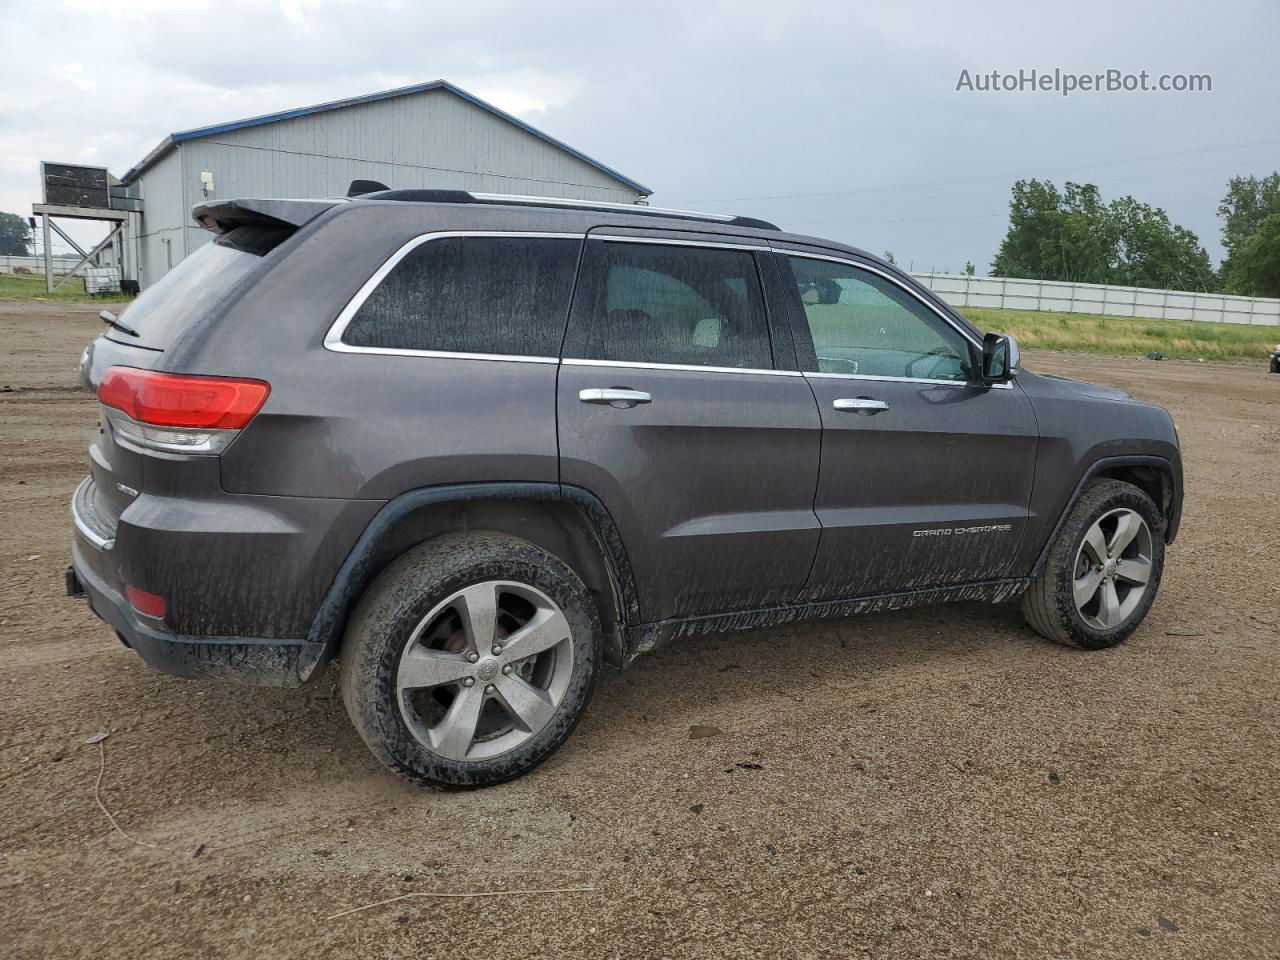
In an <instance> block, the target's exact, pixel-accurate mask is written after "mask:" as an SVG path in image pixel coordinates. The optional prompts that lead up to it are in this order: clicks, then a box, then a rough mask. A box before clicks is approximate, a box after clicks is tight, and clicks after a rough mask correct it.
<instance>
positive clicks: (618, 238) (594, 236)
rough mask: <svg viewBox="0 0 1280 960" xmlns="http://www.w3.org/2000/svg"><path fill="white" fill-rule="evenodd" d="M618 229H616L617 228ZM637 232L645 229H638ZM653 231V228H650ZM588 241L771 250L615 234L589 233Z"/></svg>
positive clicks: (708, 241) (735, 244)
mask: <svg viewBox="0 0 1280 960" xmlns="http://www.w3.org/2000/svg"><path fill="white" fill-rule="evenodd" d="M615 229H616V228H615ZM635 229H637V230H642V229H644V228H643V227H636V228H635ZM650 229H652V228H650ZM587 239H588V240H607V241H608V242H610V243H648V244H653V245H655V246H656V245H664V246H670V247H708V248H710V249H712V250H759V251H763V252H764V253H769V252H771V251H770V248H769V247H767V246H763V245H761V244H756V243H732V242H730V241H727V240H725V241H720V240H684V239H676V238H674V237H627V236H622V235H621V234H614V233H588V234H587Z"/></svg>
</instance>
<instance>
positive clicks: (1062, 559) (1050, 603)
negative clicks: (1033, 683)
mask: <svg viewBox="0 0 1280 960" xmlns="http://www.w3.org/2000/svg"><path fill="white" fill-rule="evenodd" d="M1163 570H1164V518H1163V517H1162V516H1161V515H1160V511H1159V509H1157V507H1156V505H1155V503H1153V502H1152V500H1151V498H1150V497H1149V496H1147V495H1146V493H1144V492H1143V491H1142V490H1140V489H1139V488H1137V487H1135V486H1133V485H1132V484H1129V483H1125V482H1123V481H1120V480H1098V481H1096V482H1095V483H1094V484H1093V485H1092V486H1090V487H1089V488H1088V489H1087V490H1086V491H1085V492H1084V494H1083V495H1082V496H1081V497H1080V499H1079V500H1078V501H1076V504H1075V506H1074V507H1073V508H1072V510H1071V513H1070V514H1069V516H1068V517H1067V521H1066V523H1065V524H1063V526H1062V529H1061V530H1060V531H1059V532H1058V536H1057V538H1056V539H1055V540H1054V542H1053V545H1052V546H1051V547H1050V548H1049V555H1048V557H1047V558H1046V560H1045V564H1044V567H1043V568H1042V569H1041V571H1040V573H1039V575H1038V576H1036V578H1035V579H1034V580H1032V582H1031V586H1030V587H1028V588H1027V591H1026V592H1025V593H1024V594H1023V595H1022V615H1023V617H1024V618H1025V619H1026V621H1027V623H1028V624H1029V625H1030V626H1031V629H1033V630H1035V631H1036V633H1038V634H1040V635H1041V636H1042V637H1045V638H1047V639H1049V640H1053V641H1056V642H1058V643H1064V644H1070V645H1072V646H1077V647H1083V648H1084V649H1086V650H1102V649H1105V648H1107V647H1114V646H1116V645H1117V644H1119V643H1122V642H1123V641H1124V640H1126V639H1127V638H1128V636H1129V635H1130V634H1131V633H1133V631H1134V630H1136V629H1137V628H1138V624H1140V623H1141V622H1142V620H1143V618H1144V617H1146V615H1147V611H1148V610H1150V609H1151V604H1152V603H1153V602H1154V601H1155V597H1156V592H1157V591H1158V590H1159V587H1160V576H1161V574H1162V572H1163Z"/></svg>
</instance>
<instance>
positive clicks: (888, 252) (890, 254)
mask: <svg viewBox="0 0 1280 960" xmlns="http://www.w3.org/2000/svg"><path fill="white" fill-rule="evenodd" d="M884 260H885V262H886V263H897V262H898V261H897V260H895V259H893V251H892V250H886V251H885V252H884Z"/></svg>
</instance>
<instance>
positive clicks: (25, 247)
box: [0, 213, 31, 257]
mask: <svg viewBox="0 0 1280 960" xmlns="http://www.w3.org/2000/svg"><path fill="white" fill-rule="evenodd" d="M30 252H31V228H30V227H29V226H27V221H26V220H24V219H23V218H22V217H20V216H18V215H17V214H16V213H0V256H6V257H25V256H26V255H27V254H28V253H30Z"/></svg>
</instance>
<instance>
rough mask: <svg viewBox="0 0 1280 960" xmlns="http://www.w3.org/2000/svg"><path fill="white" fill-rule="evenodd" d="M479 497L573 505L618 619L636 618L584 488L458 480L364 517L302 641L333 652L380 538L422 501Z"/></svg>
mask: <svg viewBox="0 0 1280 960" xmlns="http://www.w3.org/2000/svg"><path fill="white" fill-rule="evenodd" d="M479 500H539V501H543V502H556V503H567V504H570V505H572V506H574V507H576V508H577V509H578V510H579V511H580V512H581V513H582V515H583V518H584V519H585V521H586V523H587V526H588V528H589V530H590V531H591V533H592V535H593V536H594V538H595V540H596V542H597V545H598V547H599V548H600V553H601V556H602V558H603V560H604V562H605V566H606V570H607V573H608V576H609V580H610V583H611V585H612V587H613V590H614V602H615V604H616V605H617V610H618V618H619V621H620V625H623V626H625V625H630V624H634V623H638V622H639V620H640V598H639V595H638V593H637V591H636V583H635V576H634V574H633V572H632V569H631V561H630V559H629V557H628V555H627V550H626V545H625V544H624V543H623V541H622V536H621V534H619V532H618V528H617V525H616V524H615V523H614V522H613V517H612V515H610V513H609V511H608V509H607V508H606V507H605V505H604V504H603V503H602V502H601V501H600V499H599V498H598V497H596V496H595V495H594V494H593V493H591V492H590V491H589V490H585V489H583V488H581V487H575V486H571V485H568V484H559V483H545V482H543V483H539V482H513V483H460V484H446V485H441V486H433V487H420V488H418V489H416V490H409V491H406V492H405V493H402V494H400V495H399V496H397V497H395V498H393V499H391V500H388V501H387V502H386V503H385V504H384V505H383V507H382V509H380V510H379V511H378V512H377V513H376V514H375V515H374V517H373V519H372V520H370V521H369V524H368V525H367V526H366V527H365V529H364V531H363V532H362V533H361V534H360V537H359V538H358V539H357V540H356V542H355V545H354V546H353V547H352V548H351V550H350V552H349V553H348V554H347V558H346V559H345V560H344V561H343V562H342V566H340V567H339V568H338V572H337V573H336V574H335V575H334V578H333V581H332V583H331V584H330V585H329V589H328V590H327V591H326V592H325V596H324V599H323V600H322V601H321V602H320V607H319V609H318V610H317V611H316V615H315V617H314V618H313V619H312V621H311V629H310V630H309V631H308V632H307V640H308V642H310V643H316V644H321V645H322V646H323V649H324V656H323V657H322V658H321V661H320V662H321V663H324V662H327V661H328V660H329V659H331V658H332V657H333V655H334V654H335V653H336V652H337V650H338V646H339V644H341V642H342V633H343V630H344V628H345V626H346V622H347V617H348V616H349V615H350V613H351V610H352V608H354V607H355V605H356V601H358V600H359V598H360V596H361V594H363V593H364V590H365V588H366V587H367V586H368V585H369V583H370V582H371V581H372V580H373V578H374V576H375V575H376V574H377V571H376V570H374V569H373V568H372V562H373V558H374V556H375V554H376V552H377V548H378V545H379V543H380V542H381V541H382V539H383V538H384V537H386V536H387V535H388V534H389V533H390V532H391V531H392V530H393V529H394V528H395V526H396V525H397V524H398V523H399V522H400V521H401V520H403V519H404V518H405V517H407V516H408V515H409V514H411V513H413V512H414V511H415V510H419V509H421V508H422V507H426V506H434V505H436V504H442V503H457V502H474V501H479Z"/></svg>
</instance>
